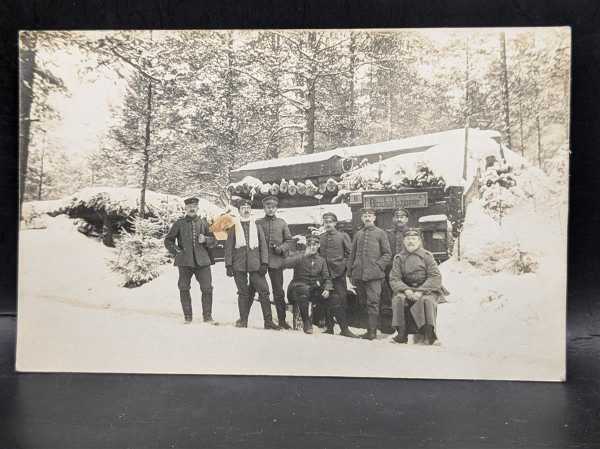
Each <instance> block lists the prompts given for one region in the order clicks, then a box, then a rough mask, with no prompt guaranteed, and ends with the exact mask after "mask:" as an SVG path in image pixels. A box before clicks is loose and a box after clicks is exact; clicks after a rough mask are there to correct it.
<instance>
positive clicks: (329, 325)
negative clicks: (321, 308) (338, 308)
mask: <svg viewBox="0 0 600 449" xmlns="http://www.w3.org/2000/svg"><path fill="white" fill-rule="evenodd" d="M334 315H335V314H334V312H333V310H332V308H331V307H327V309H326V310H325V326H326V329H325V333H326V334H331V335H333V328H334V326H335V322H334V321H333V317H334ZM338 323H339V324H340V327H341V326H342V324H341V323H340V320H339V319H338Z"/></svg>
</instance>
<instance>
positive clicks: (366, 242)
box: [349, 208, 392, 340]
mask: <svg viewBox="0 0 600 449" xmlns="http://www.w3.org/2000/svg"><path fill="white" fill-rule="evenodd" d="M360 218H361V220H362V222H363V224H364V227H363V228H362V229H361V230H360V231H358V232H357V233H356V234H355V236H354V239H353V241H352V253H351V254H350V263H349V266H350V267H351V271H350V278H351V279H352V283H353V284H354V285H355V286H356V289H357V292H358V294H359V296H360V297H361V299H362V300H363V301H366V304H367V314H368V320H369V321H368V327H367V332H366V333H364V334H363V335H361V338H366V339H367V340H374V339H375V338H377V327H378V325H379V302H380V299H381V285H382V283H383V281H384V279H385V270H386V268H387V266H388V264H389V263H390V261H391V260H392V255H391V251H390V242H389V241H388V238H387V234H386V233H385V231H383V230H382V229H380V228H378V227H377V226H375V210H374V209H370V208H365V209H362V210H361V212H360Z"/></svg>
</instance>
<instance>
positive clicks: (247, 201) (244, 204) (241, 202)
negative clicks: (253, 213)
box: [237, 199, 252, 209]
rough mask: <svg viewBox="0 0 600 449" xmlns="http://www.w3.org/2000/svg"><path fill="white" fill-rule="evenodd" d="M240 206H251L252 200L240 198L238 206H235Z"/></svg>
mask: <svg viewBox="0 0 600 449" xmlns="http://www.w3.org/2000/svg"><path fill="white" fill-rule="evenodd" d="M242 206H249V207H252V201H250V200H247V199H242V200H240V202H239V203H238V206H237V207H238V209H239V208H240V207H242Z"/></svg>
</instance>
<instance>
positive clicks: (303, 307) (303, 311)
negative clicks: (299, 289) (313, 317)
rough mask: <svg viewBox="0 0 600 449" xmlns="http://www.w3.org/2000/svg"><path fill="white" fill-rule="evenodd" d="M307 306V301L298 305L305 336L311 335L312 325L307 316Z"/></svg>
mask: <svg viewBox="0 0 600 449" xmlns="http://www.w3.org/2000/svg"><path fill="white" fill-rule="evenodd" d="M308 305H309V303H308V302H307V301H302V302H301V303H299V304H298V309H299V310H300V316H301V317H302V327H303V329H304V333H305V334H312V333H313V330H312V323H311V322H310V317H309V316H308Z"/></svg>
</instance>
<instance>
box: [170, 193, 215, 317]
mask: <svg viewBox="0 0 600 449" xmlns="http://www.w3.org/2000/svg"><path fill="white" fill-rule="evenodd" d="M199 201H200V200H199V199H198V198H195V197H192V198H187V199H185V200H184V204H185V217H183V218H180V219H179V220H177V221H176V222H175V223H173V226H172V227H171V229H170V230H169V232H168V234H167V235H166V237H165V241H164V242H165V247H166V248H167V250H168V251H169V252H170V253H171V254H172V255H173V256H175V260H174V265H175V266H176V267H177V269H178V270H179V280H178V282H177V287H178V288H179V298H180V301H181V307H182V309H183V316H184V320H185V321H184V322H185V324H189V323H191V322H192V297H191V295H190V288H191V285H190V284H191V280H192V276H195V278H196V280H197V281H198V283H199V284H200V291H201V292H202V317H203V319H204V322H205V323H213V324H216V323H215V322H214V320H213V318H212V300H213V287H212V275H211V269H210V266H211V265H213V264H214V263H215V260H214V257H213V255H212V248H214V247H215V245H216V239H215V236H214V235H213V233H212V232H211V231H210V229H209V226H208V222H207V221H206V218H204V217H200V216H199V215H198V203H199Z"/></svg>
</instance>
